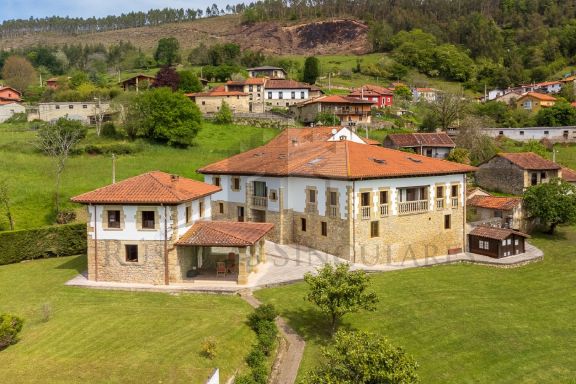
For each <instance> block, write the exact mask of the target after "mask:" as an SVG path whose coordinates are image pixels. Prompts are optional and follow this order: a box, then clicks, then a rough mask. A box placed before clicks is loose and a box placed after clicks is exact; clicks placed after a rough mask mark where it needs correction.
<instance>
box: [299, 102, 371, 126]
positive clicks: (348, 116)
mask: <svg viewBox="0 0 576 384" xmlns="http://www.w3.org/2000/svg"><path fill="white" fill-rule="evenodd" d="M373 105H374V102H373V101H369V100H361V99H356V98H353V97H348V96H340V95H331V96H320V97H317V98H315V99H310V100H308V101H304V102H301V103H298V104H294V105H292V106H290V112H291V113H292V114H293V115H294V117H295V118H296V120H299V121H301V122H303V123H304V124H310V123H313V122H314V121H315V120H316V117H317V116H318V115H319V114H320V113H328V114H333V115H335V116H336V117H338V118H339V119H340V122H341V123H342V125H348V124H350V123H352V124H356V123H366V124H370V121H371V115H370V113H371V110H372V106H373Z"/></svg>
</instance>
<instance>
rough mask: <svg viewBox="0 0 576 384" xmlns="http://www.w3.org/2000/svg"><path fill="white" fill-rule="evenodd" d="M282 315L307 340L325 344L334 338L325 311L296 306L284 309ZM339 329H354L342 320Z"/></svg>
mask: <svg viewBox="0 0 576 384" xmlns="http://www.w3.org/2000/svg"><path fill="white" fill-rule="evenodd" d="M281 316H282V317H284V318H285V319H286V320H287V321H288V324H289V325H290V326H291V327H292V328H293V329H294V330H295V331H296V332H297V333H298V334H299V335H300V336H302V337H303V338H304V340H306V341H307V342H312V343H314V344H317V345H321V346H325V345H327V344H328V343H329V342H330V340H331V339H332V334H331V324H330V320H329V317H328V315H327V314H325V313H323V312H320V311H318V310H316V309H313V308H295V309H290V310H286V311H283V312H282V314H281ZM338 329H344V330H353V327H352V326H351V325H350V324H349V323H347V322H340V324H339V327H338Z"/></svg>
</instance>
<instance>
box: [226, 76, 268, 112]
mask: <svg viewBox="0 0 576 384" xmlns="http://www.w3.org/2000/svg"><path fill="white" fill-rule="evenodd" d="M267 80H268V79H266V78H249V79H245V80H230V81H228V82H227V83H226V91H229V92H242V93H246V94H248V111H249V112H255V113H262V112H264V110H265V106H266V104H265V101H264V85H265V84H266V81H267Z"/></svg>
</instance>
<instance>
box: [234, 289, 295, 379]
mask: <svg viewBox="0 0 576 384" xmlns="http://www.w3.org/2000/svg"><path fill="white" fill-rule="evenodd" d="M240 296H241V297H242V298H243V299H244V300H246V302H248V304H250V305H251V306H252V307H254V308H258V307H259V306H260V305H262V303H261V302H260V301H259V300H258V299H257V298H255V297H254V296H252V292H251V291H246V292H243V293H242V294H241V295H240ZM276 325H277V326H278V331H279V332H280V334H281V336H282V341H281V343H280V345H279V347H278V352H277V354H276V359H275V360H274V365H273V367H272V372H271V374H270V378H269V380H268V382H269V383H270V384H293V383H295V382H296V377H297V376H298V369H299V368H300V362H301V361H302V356H303V355H304V348H305V347H306V342H305V341H304V339H303V338H302V337H300V335H298V334H297V333H296V331H294V330H293V329H292V327H290V326H289V325H288V323H287V322H286V320H284V319H283V318H282V317H277V318H276Z"/></svg>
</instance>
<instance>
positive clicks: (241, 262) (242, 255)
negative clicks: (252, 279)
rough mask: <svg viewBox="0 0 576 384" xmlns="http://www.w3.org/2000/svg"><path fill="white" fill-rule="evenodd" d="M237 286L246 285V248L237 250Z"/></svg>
mask: <svg viewBox="0 0 576 384" xmlns="http://www.w3.org/2000/svg"><path fill="white" fill-rule="evenodd" d="M238 255H239V256H238V284H241V285H244V284H248V258H247V257H246V248H245V247H244V248H238Z"/></svg>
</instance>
